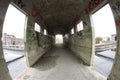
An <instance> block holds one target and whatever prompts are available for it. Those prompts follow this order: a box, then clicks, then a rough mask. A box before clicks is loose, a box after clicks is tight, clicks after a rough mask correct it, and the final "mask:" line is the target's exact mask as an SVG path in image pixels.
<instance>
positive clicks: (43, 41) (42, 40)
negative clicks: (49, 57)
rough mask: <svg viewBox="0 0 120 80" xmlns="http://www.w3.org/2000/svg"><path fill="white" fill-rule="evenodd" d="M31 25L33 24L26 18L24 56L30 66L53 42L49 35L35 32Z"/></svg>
mask: <svg viewBox="0 0 120 80" xmlns="http://www.w3.org/2000/svg"><path fill="white" fill-rule="evenodd" d="M33 26H34V24H33V23H32V22H30V21H29V20H28V26H27V31H26V49H27V50H26V58H27V64H28V66H32V65H33V64H34V63H35V62H36V61H37V60H38V59H39V58H40V57H41V56H42V55H43V54H44V53H45V52H47V50H48V49H50V48H51V46H52V44H53V42H52V37H51V36H49V35H43V34H42V33H38V32H35V30H34V28H33Z"/></svg>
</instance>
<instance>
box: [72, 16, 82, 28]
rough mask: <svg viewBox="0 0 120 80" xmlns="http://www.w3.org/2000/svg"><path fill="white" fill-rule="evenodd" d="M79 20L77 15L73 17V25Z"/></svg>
mask: <svg viewBox="0 0 120 80" xmlns="http://www.w3.org/2000/svg"><path fill="white" fill-rule="evenodd" d="M79 20H80V17H79V16H77V17H75V18H74V20H73V25H74V26H75V25H76V24H77V22H78V21H79Z"/></svg>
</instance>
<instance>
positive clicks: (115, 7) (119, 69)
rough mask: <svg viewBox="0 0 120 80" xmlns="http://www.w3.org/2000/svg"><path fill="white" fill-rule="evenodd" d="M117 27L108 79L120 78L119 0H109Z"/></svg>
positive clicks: (115, 79) (117, 79) (119, 79)
mask: <svg viewBox="0 0 120 80" xmlns="http://www.w3.org/2000/svg"><path fill="white" fill-rule="evenodd" d="M109 3H110V6H111V9H112V11H113V14H114V18H115V22H116V29H117V52H116V58H115V62H114V65H113V68H112V71H111V74H110V75H109V77H108V80H120V0H109Z"/></svg>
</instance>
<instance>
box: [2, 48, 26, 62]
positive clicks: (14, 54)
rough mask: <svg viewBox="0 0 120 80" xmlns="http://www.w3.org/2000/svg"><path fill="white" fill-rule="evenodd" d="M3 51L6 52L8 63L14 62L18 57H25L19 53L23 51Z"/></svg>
mask: <svg viewBox="0 0 120 80" xmlns="http://www.w3.org/2000/svg"><path fill="white" fill-rule="evenodd" d="M3 52H4V57H5V60H6V62H7V63H10V62H13V61H15V60H17V59H20V58H22V57H24V55H23V54H19V53H23V52H21V51H14V50H7V49H4V50H3Z"/></svg>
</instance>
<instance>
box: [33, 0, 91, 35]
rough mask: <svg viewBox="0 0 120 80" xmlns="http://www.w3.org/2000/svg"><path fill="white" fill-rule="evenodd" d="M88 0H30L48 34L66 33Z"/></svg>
mask: <svg viewBox="0 0 120 80" xmlns="http://www.w3.org/2000/svg"><path fill="white" fill-rule="evenodd" d="M89 1H90V0H32V2H33V4H34V5H35V6H36V7H37V8H38V10H40V11H39V12H40V13H41V16H42V18H43V21H44V23H45V26H46V28H47V30H48V33H50V34H58V33H60V34H65V33H68V32H69V31H70V29H71V27H72V26H73V21H74V19H75V18H78V17H79V16H80V14H81V13H82V11H83V10H84V9H85V7H86V6H87V4H88V2H89Z"/></svg>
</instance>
